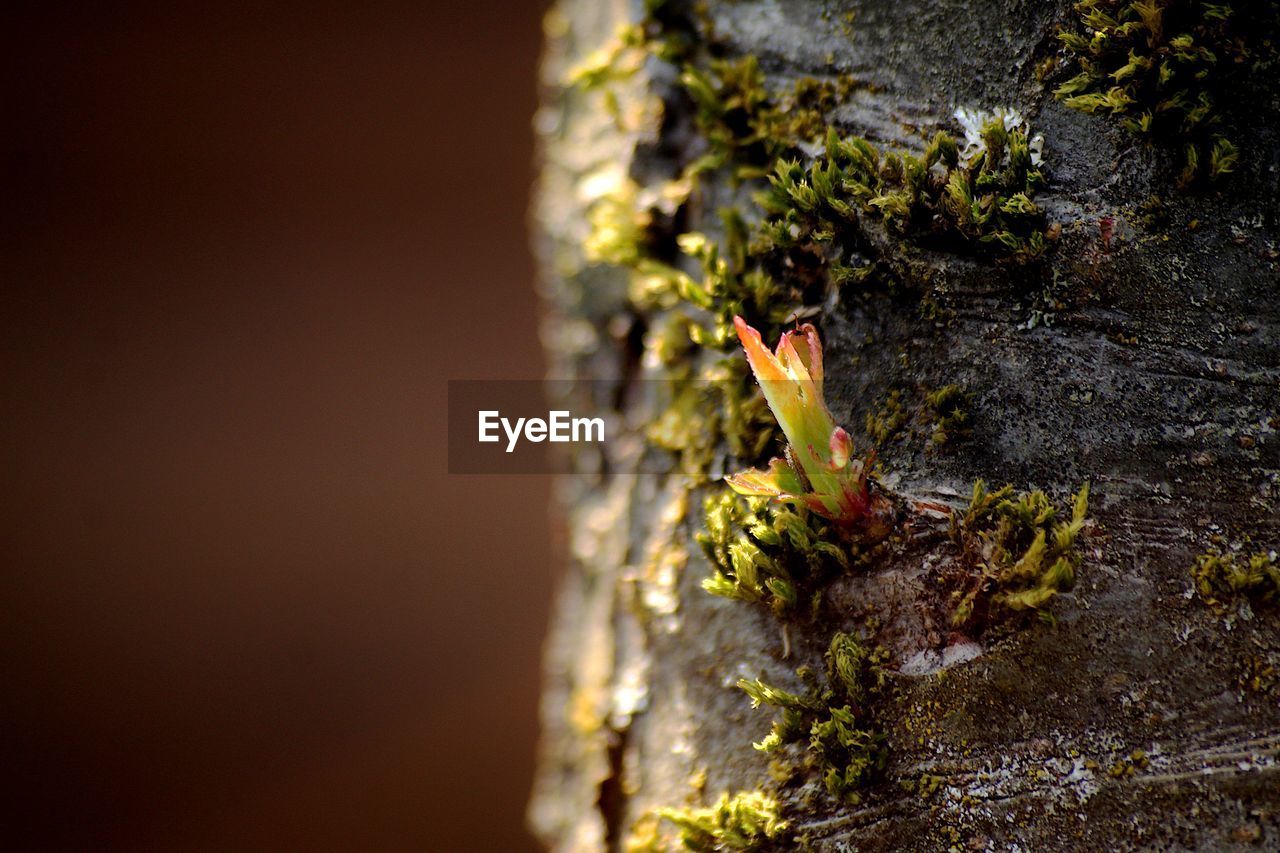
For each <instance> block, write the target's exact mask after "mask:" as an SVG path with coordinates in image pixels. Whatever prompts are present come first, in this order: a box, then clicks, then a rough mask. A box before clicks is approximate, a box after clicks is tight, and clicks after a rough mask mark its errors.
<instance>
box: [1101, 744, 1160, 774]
mask: <svg viewBox="0 0 1280 853" xmlns="http://www.w3.org/2000/svg"><path fill="white" fill-rule="evenodd" d="M1150 764H1151V762H1150V761H1149V760H1148V759H1147V753H1146V752H1145V751H1143V750H1141V749H1135V750H1134V751H1133V752H1131V753H1129V754H1128V755H1126V756H1123V757H1121V758H1117V759H1116V760H1115V761H1114V762H1112V764H1111V766H1110V767H1108V768H1107V775H1108V776H1110V777H1111V778H1112V779H1125V778H1132V777H1134V776H1137V775H1138V773H1139V772H1141V771H1143V770H1146V769H1147V767H1148V766H1150Z"/></svg>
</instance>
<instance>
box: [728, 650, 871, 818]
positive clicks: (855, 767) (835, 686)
mask: <svg viewBox="0 0 1280 853" xmlns="http://www.w3.org/2000/svg"><path fill="white" fill-rule="evenodd" d="M886 657H887V655H886V653H885V652H884V651H883V650H882V649H878V648H877V649H872V648H868V647H867V646H866V645H864V644H863V643H862V642H860V641H859V640H858V638H857V637H855V636H853V635H852V634H844V633H839V634H836V635H835V637H833V638H832V640H831V646H830V648H829V649H828V650H827V654H826V660H825V663H826V666H825V669H826V672H825V675H826V678H825V684H822V685H819V683H818V678H817V676H816V675H815V674H814V673H813V672H812V670H810V669H808V668H807V667H802V668H801V669H800V670H799V671H798V673H797V674H798V675H799V676H800V677H801V679H802V680H804V681H805V682H807V684H808V689H807V690H806V692H805V693H804V694H803V695H800V694H795V693H788V692H787V691H785V690H780V689H778V688H776V687H771V686H769V685H767V684H765V683H763V682H762V681H760V680H758V679H756V680H750V681H748V680H745V679H744V680H742V681H739V682H738V687H740V688H741V689H742V690H743V691H744V692H745V693H746V694H747V695H748V696H750V697H751V706H752V707H753V708H758V707H760V706H761V705H762V704H763V705H771V706H773V707H775V708H779V709H781V711H782V716H781V718H780V719H777V720H775V721H774V723H773V729H772V731H770V733H769V734H768V736H766V737H765V738H764V740H762V741H760V742H759V743H757V744H755V747H756V749H759V750H761V751H763V752H769V751H772V750H776V749H779V748H781V747H782V746H783V745H785V744H788V743H794V742H800V741H803V742H805V743H806V750H807V757H808V760H809V763H810V764H812V765H814V766H815V767H816V768H817V769H818V770H819V771H820V772H821V773H822V779H823V782H824V783H825V784H826V787H827V791H828V792H829V793H830V794H831V795H832V796H833V797H837V798H839V799H842V800H845V801H846V802H851V803H858V802H860V801H861V795H860V793H859V791H860V790H861V789H862V788H864V787H865V786H866V785H867V784H868V783H870V781H871V780H872V779H873V778H874V777H875V774H876V773H878V772H879V771H881V770H883V769H884V765H885V761H886V758H887V751H886V749H885V737H884V734H883V733H881V732H880V731H879V730H878V727H877V726H876V725H875V721H874V719H873V717H872V714H871V704H872V703H873V702H874V701H875V699H876V697H877V696H878V695H879V694H880V692H881V691H882V689H883V687H884V684H885V671H884V669H883V666H882V664H883V662H884V660H885V658H886Z"/></svg>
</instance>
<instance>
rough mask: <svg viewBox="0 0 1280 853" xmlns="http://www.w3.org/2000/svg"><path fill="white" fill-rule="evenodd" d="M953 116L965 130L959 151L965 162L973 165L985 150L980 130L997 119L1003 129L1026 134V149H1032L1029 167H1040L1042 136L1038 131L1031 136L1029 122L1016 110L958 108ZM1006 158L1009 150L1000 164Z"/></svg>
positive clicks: (1042, 153) (1007, 108)
mask: <svg viewBox="0 0 1280 853" xmlns="http://www.w3.org/2000/svg"><path fill="white" fill-rule="evenodd" d="M952 116H953V117H954V118H955V120H956V121H957V122H958V123H959V124H960V127H961V128H963V129H964V147H963V149H961V152H960V153H961V156H963V157H964V159H965V161H966V162H968V163H970V164H972V163H973V162H975V161H976V160H977V159H978V157H979V156H981V155H982V154H985V153H986V150H987V144H986V142H984V141H983V139H982V129H983V128H984V127H986V126H987V125H988V124H991V123H992V122H997V121H998V122H1000V125H1001V126H1002V127H1003V128H1004V129H1005V131H1006V132H1008V131H1013V130H1016V131H1018V132H1019V133H1022V134H1023V135H1024V136H1026V137H1027V148H1028V149H1029V150H1030V151H1031V165H1032V166H1039V165H1040V164H1041V163H1042V162H1043V159H1044V157H1043V155H1044V137H1043V136H1042V135H1040V134H1038V133H1037V134H1035V135H1032V133H1031V125H1029V124H1028V123H1027V121H1026V119H1024V118H1023V117H1022V114H1021V113H1020V112H1018V111H1017V110H1015V109H1011V108H1009V107H996V108H994V109H992V110H991V111H990V112H988V111H986V110H971V109H967V108H965V107H957V108H956V111H955V112H954V113H952ZM1008 158H1009V153H1008V152H1007V151H1006V152H1005V154H1004V158H1003V162H1001V164H1000V165H1002V166H1003V165H1005V163H1006V162H1007V161H1008Z"/></svg>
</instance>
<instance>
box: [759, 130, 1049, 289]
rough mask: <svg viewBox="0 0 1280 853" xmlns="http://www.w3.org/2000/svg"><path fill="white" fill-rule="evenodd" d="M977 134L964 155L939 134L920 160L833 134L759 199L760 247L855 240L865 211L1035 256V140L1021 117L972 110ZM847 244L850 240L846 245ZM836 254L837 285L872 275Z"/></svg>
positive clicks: (1039, 220) (950, 245)
mask: <svg viewBox="0 0 1280 853" xmlns="http://www.w3.org/2000/svg"><path fill="white" fill-rule="evenodd" d="M958 115H962V116H963V117H964V119H965V121H967V122H968V123H969V124H974V123H975V122H979V121H980V122H981V124H980V125H976V124H974V127H973V133H972V136H973V138H972V139H971V140H969V141H968V142H969V144H967V145H966V148H965V152H964V153H963V154H962V152H961V150H960V146H959V144H958V143H957V141H956V139H955V138H954V137H953V136H951V135H950V134H947V133H944V132H941V131H940V132H939V133H937V134H936V135H935V136H934V138H933V140H932V141H930V143H929V144H928V146H926V148H925V150H924V153H923V155H922V156H919V157H917V156H916V155H914V154H911V153H908V152H899V151H891V152H882V151H881V150H880V149H878V148H876V147H875V146H874V145H872V144H871V143H870V142H868V141H867V140H865V139H862V138H859V137H851V138H848V139H841V138H839V137H838V136H837V135H836V133H835V131H834V130H830V131H828V134H827V139H826V147H825V150H824V152H823V153H822V154H821V155H820V156H818V157H817V158H815V159H814V160H813V162H812V163H810V164H808V165H807V166H805V165H801V163H800V162H799V161H798V160H785V161H781V162H779V163H778V164H777V166H776V167H775V169H774V171H773V174H771V175H770V176H769V181H770V189H769V190H768V191H767V192H766V193H764V194H762V195H761V196H760V203H761V205H762V206H763V207H764V209H765V212H766V214H767V219H766V221H765V224H764V227H763V228H762V240H761V241H760V244H759V245H760V247H761V248H762V249H766V250H767V249H773V250H783V251H789V250H794V249H796V248H808V249H810V250H811V251H817V252H818V253H819V254H823V255H826V254H828V250H827V248H826V247H828V246H831V245H834V246H836V247H837V248H838V247H839V246H841V245H844V244H852V243H854V242H856V241H855V240H853V239H851V238H853V237H856V233H855V232H854V231H853V226H854V224H855V223H856V222H857V221H858V219H859V217H862V216H869V217H872V218H875V219H879V220H881V221H883V222H884V223H885V224H886V225H887V226H888V228H889V229H890V231H892V232H894V233H896V234H900V235H903V236H907V237H910V238H911V239H913V240H914V241H916V242H918V243H921V244H923V245H926V246H930V247H935V248H941V249H953V250H954V249H960V250H966V249H967V250H969V251H977V252H981V253H988V254H994V255H1000V256H1005V257H1011V258H1016V259H1019V260H1028V259H1032V258H1035V257H1038V256H1040V255H1041V254H1043V253H1044V251H1045V249H1046V248H1047V247H1048V239H1049V238H1048V236H1047V234H1048V231H1047V229H1046V227H1045V217H1044V214H1043V213H1042V212H1041V211H1040V209H1039V208H1038V207H1036V205H1035V203H1034V202H1033V201H1032V198H1033V197H1034V195H1035V193H1036V191H1037V190H1038V189H1039V188H1040V187H1042V186H1043V185H1044V183H1045V180H1044V175H1043V173H1042V172H1041V171H1040V168H1039V162H1040V155H1039V152H1038V150H1037V147H1038V144H1037V143H1036V140H1035V138H1033V137H1029V136H1028V133H1027V131H1026V129H1025V127H1024V126H1023V124H1022V121H1021V118H1020V117H1018V116H1017V114H1016V113H1012V112H1007V111H1001V112H998V113H997V114H995V115H986V114H978V115H977V116H973V115H970V114H969V113H965V112H963V111H958ZM846 247H847V246H846ZM849 260H851V259H846V258H844V257H840V256H839V255H838V256H837V259H836V261H835V262H834V265H833V274H834V275H835V277H836V279H837V280H838V283H845V282H847V281H859V280H862V279H864V278H866V277H867V276H868V275H869V274H870V273H871V271H872V270H871V268H870V267H869V266H867V265H865V264H862V265H857V264H854V263H850V262H849Z"/></svg>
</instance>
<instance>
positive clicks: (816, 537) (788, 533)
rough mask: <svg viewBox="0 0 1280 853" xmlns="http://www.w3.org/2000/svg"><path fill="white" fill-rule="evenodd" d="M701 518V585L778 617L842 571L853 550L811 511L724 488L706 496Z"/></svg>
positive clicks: (713, 592) (794, 607) (846, 565)
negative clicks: (707, 567) (705, 573)
mask: <svg viewBox="0 0 1280 853" xmlns="http://www.w3.org/2000/svg"><path fill="white" fill-rule="evenodd" d="M703 518H704V522H705V525H706V527H705V530H704V531H703V532H701V533H699V534H698V537H697V538H698V542H699V543H701V545H702V548H703V550H704V551H705V552H706V554H707V557H708V559H709V560H711V563H712V566H713V567H714V568H713V574H712V576H711V577H709V578H707V579H706V580H704V581H703V582H702V587H703V589H705V590H707V592H710V593H711V594H712V595H719V596H723V597H725V598H733V599H737V600H739V601H750V602H756V603H761V604H765V605H767V606H769V607H770V608H771V609H772V610H773V611H774V612H775V613H777V614H778V615H779V616H782V615H787V614H789V613H792V612H794V611H795V610H796V608H797V607H798V606H799V605H800V604H801V603H808V602H809V600H810V597H811V596H812V594H813V593H814V592H816V591H817V590H818V589H819V588H820V586H821V585H822V584H823V583H825V582H827V581H829V580H831V579H832V578H833V577H835V576H836V575H838V574H840V573H841V572H843V571H845V570H846V569H848V567H849V564H850V555H851V554H853V553H854V551H853V550H852V548H851V546H850V544H849V543H847V542H844V541H842V540H841V539H840V537H839V536H838V535H837V533H836V531H835V529H834V528H833V526H832V524H831V523H830V522H828V521H826V520H824V519H822V518H820V517H818V516H817V515H815V514H814V513H811V512H809V511H808V510H805V509H802V508H799V507H789V506H786V505H784V504H778V503H770V501H769V500H768V499H767V498H747V497H743V496H742V495H739V494H737V493H735V492H733V491H731V490H729V489H725V490H723V491H721V492H720V493H718V494H715V495H711V496H710V497H708V498H707V499H706V502H705V503H704V505H703Z"/></svg>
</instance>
